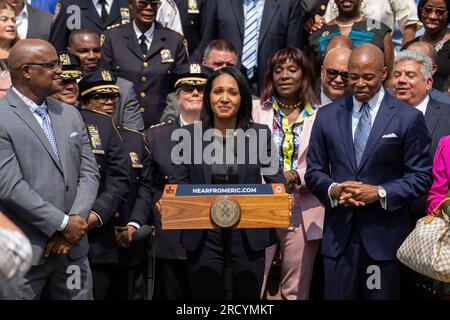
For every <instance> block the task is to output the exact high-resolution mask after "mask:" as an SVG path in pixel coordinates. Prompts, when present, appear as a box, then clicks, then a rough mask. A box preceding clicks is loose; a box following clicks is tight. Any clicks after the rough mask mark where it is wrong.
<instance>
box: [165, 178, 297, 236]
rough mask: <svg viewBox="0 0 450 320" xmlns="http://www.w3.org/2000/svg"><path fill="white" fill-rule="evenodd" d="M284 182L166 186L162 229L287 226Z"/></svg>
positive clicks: (287, 207)
mask: <svg viewBox="0 0 450 320" xmlns="http://www.w3.org/2000/svg"><path fill="white" fill-rule="evenodd" d="M289 211H290V208H289V194H288V193H286V190H285V187H284V185H283V184H246V185H231V184H226V185H188V184H184V185H176V184H168V185H166V186H165V189H164V193H163V196H162V213H161V216H162V217H161V218H162V229H163V230H170V229H215V228H287V227H289Z"/></svg>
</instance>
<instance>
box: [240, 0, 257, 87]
mask: <svg viewBox="0 0 450 320" xmlns="http://www.w3.org/2000/svg"><path fill="white" fill-rule="evenodd" d="M255 2H256V1H255V0H250V1H249V3H248V5H247V6H246V12H245V25H244V45H243V48H242V65H243V66H244V67H245V68H246V69H247V78H248V79H252V78H253V75H254V67H255V66H256V62H257V55H256V50H257V48H258V37H257V35H258V11H257V10H256V4H255Z"/></svg>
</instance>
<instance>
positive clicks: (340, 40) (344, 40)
mask: <svg viewBox="0 0 450 320" xmlns="http://www.w3.org/2000/svg"><path fill="white" fill-rule="evenodd" d="M336 48H347V49H349V50H352V49H353V48H354V45H353V41H352V40H351V39H350V38H348V37H347V36H344V35H337V36H334V37H333V38H331V39H330V41H329V42H328V44H327V47H326V48H325V53H324V55H325V56H326V55H327V54H328V52H330V51H331V50H333V49H336Z"/></svg>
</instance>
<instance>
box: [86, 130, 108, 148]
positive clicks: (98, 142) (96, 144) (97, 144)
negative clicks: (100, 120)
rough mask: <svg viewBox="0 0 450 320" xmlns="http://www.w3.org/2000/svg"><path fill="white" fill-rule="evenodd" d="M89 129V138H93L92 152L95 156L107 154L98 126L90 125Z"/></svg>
mask: <svg viewBox="0 0 450 320" xmlns="http://www.w3.org/2000/svg"><path fill="white" fill-rule="evenodd" d="M87 129H88V131H89V136H90V137H91V147H92V152H93V153H94V154H105V150H103V149H102V139H100V134H99V133H98V128H97V126H96V125H94V124H92V123H89V124H88V125H87Z"/></svg>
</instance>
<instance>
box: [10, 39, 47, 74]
mask: <svg viewBox="0 0 450 320" xmlns="http://www.w3.org/2000/svg"><path fill="white" fill-rule="evenodd" d="M49 53H51V54H54V56H56V50H55V48H54V47H53V46H52V45H51V44H50V43H49V42H47V41H44V40H40V39H24V40H22V41H19V42H17V43H16V44H15V45H14V47H12V49H11V51H10V52H9V57H8V68H9V69H10V71H11V74H13V73H17V71H19V70H20V67H21V66H23V65H24V64H28V63H40V62H46V61H47V60H45V61H40V60H41V59H43V58H44V59H46V56H47V55H48V54H49Z"/></svg>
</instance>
